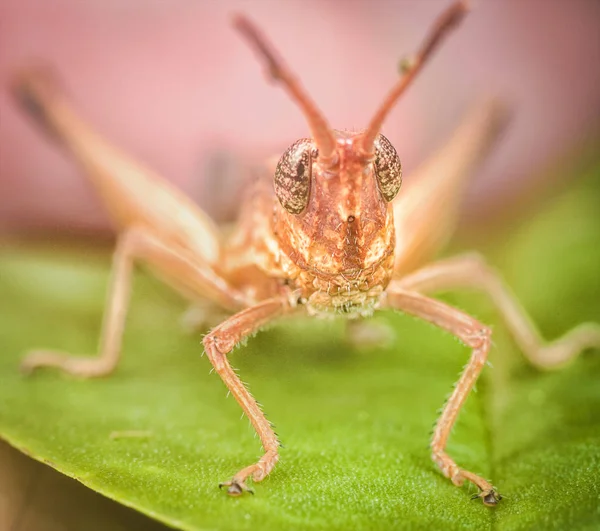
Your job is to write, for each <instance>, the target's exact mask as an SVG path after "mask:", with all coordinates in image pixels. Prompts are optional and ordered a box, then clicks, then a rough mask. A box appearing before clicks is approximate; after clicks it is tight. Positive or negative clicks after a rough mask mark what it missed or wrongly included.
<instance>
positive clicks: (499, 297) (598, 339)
mask: <svg viewBox="0 0 600 531" xmlns="http://www.w3.org/2000/svg"><path fill="white" fill-rule="evenodd" d="M399 283H400V285H401V286H402V287H403V288H405V289H407V290H412V291H419V292H421V293H423V292H429V293H430V292H434V291H442V290H448V289H455V288H464V287H467V288H469V287H470V288H476V289H480V290H483V291H485V292H486V293H487V294H488V295H489V296H490V297H491V299H492V301H493V302H494V304H495V305H496V307H497V308H498V309H499V311H500V313H501V314H502V317H503V318H504V320H505V322H506V324H507V326H508V327H509V329H510V331H511V333H512V335H513V337H514V338H515V340H516V342H517V344H518V345H519V347H520V348H521V350H522V351H523V353H524V354H525V356H527V358H528V359H529V361H530V362H531V363H532V364H533V365H535V366H537V367H539V368H541V369H552V368H555V367H559V366H561V365H564V364H565V363H567V362H569V361H570V360H571V359H573V358H574V357H575V356H577V355H578V354H579V353H580V352H581V351H582V350H585V349H587V348H594V347H595V348H600V325H598V324H596V323H583V324H580V325H579V326H577V327H575V328H573V329H572V330H570V331H569V332H567V333H566V334H565V335H563V336H562V337H560V338H558V339H556V340H554V341H551V342H546V341H545V340H544V339H543V338H542V337H541V335H540V333H539V332H538V331H537V329H536V326H535V325H534V323H533V322H532V321H531V319H530V318H529V316H528V315H527V313H526V312H525V310H524V309H523V308H522V307H521V305H520V304H519V302H518V301H517V299H516V298H515V297H514V295H513V294H512V293H511V292H510V289H509V288H508V287H507V286H506V285H505V284H504V282H503V281H502V279H501V278H500V276H499V275H498V273H496V272H495V271H494V270H493V269H492V268H491V267H490V266H489V265H488V264H487V263H486V262H485V260H484V258H483V257H482V256H481V255H479V254H476V253H472V254H468V255H463V256H457V257H455V258H449V259H447V260H442V261H440V262H437V263H434V264H431V265H429V266H427V267H424V268H423V269H420V270H418V271H415V272H414V273H411V274H410V275H408V276H406V277H404V278H402V279H401V280H400V281H399Z"/></svg>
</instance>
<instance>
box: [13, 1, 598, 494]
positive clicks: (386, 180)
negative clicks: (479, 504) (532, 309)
mask: <svg viewBox="0 0 600 531" xmlns="http://www.w3.org/2000/svg"><path fill="white" fill-rule="evenodd" d="M465 12H466V7H465V4H464V2H456V3H455V4H453V5H452V6H450V8H449V9H448V10H447V11H446V12H445V13H443V14H442V16H441V17H440V19H439V20H438V22H437V23H436V25H435V26H434V27H433V29H432V30H431V32H430V34H429V36H428V37H427V38H426V39H425V41H424V43H423V45H422V46H421V48H420V50H419V51H418V53H417V54H416V55H415V56H414V58H413V59H412V60H411V61H410V62H409V64H408V66H407V68H406V70H405V72H404V74H403V76H402V77H401V79H400V80H399V81H398V82H397V84H396V85H395V86H394V87H393V88H392V90H391V91H390V93H389V94H388V96H387V97H386V98H385V99H384V101H383V103H382V105H381V106H380V108H379V109H378V111H377V112H376V113H375V115H374V117H373V119H372V120H371V122H370V124H369V125H368V127H367V129H365V130H364V131H361V132H358V133H345V132H340V131H335V130H333V129H332V128H331V127H330V126H329V124H328V122H327V120H326V119H325V117H324V116H323V114H322V113H321V112H320V111H319V109H318V108H317V107H316V105H315V104H314V103H313V101H312V100H311V99H310V97H309V96H308V94H307V93H306V92H305V90H304V88H303V87H302V85H301V84H300V83H299V82H298V80H297V79H296V78H295V77H294V76H293V75H292V73H291V72H290V71H289V70H288V68H287V67H286V66H285V65H284V64H283V63H282V62H281V61H280V60H279V59H278V58H277V57H276V55H275V53H274V51H273V48H272V47H271V46H270V45H269V44H268V43H267V41H266V40H265V38H264V37H263V36H262V35H261V34H260V33H259V31H258V30H257V29H256V28H255V26H254V25H253V24H252V23H251V22H250V21H249V20H248V19H246V18H244V17H240V16H238V17H237V18H236V19H235V25H236V27H237V29H238V30H239V31H240V32H241V33H242V34H243V35H244V36H245V37H246V38H247V39H248V40H249V41H250V43H251V44H252V45H253V46H254V47H255V48H256V49H257V51H258V53H259V54H260V56H261V57H262V58H263V59H264V60H265V62H266V64H267V66H268V69H269V72H270V74H271V76H272V77H273V78H274V79H275V80H277V81H279V82H280V83H281V84H282V85H283V87H284V88H285V89H286V90H287V91H288V93H289V94H290V95H291V97H292V99H293V100H294V101H295V102H296V103H297V104H298V106H299V107H300V108H301V110H302V112H303V114H304V115H305V117H306V119H307V122H308V125H309V129H310V133H311V137H310V138H307V139H303V140H299V141H297V142H295V143H294V144H292V145H291V147H290V148H289V149H288V150H287V151H286V152H285V153H284V154H283V156H282V157H281V158H280V160H279V162H278V164H277V165H276V167H274V168H273V170H274V171H273V174H272V175H274V177H273V178H271V180H269V181H266V180H258V181H257V182H256V183H255V185H254V187H253V188H252V190H251V192H250V193H249V195H248V198H247V201H246V203H245V205H244V206H243V208H242V212H241V215H240V222H239V224H238V227H237V229H236V230H235V231H234V232H233V233H232V234H231V235H230V236H228V237H226V238H225V237H221V236H220V234H219V231H218V229H217V228H216V227H215V226H214V225H213V224H212V222H211V220H210V219H209V218H208V217H207V216H206V215H205V214H204V213H203V212H202V211H201V210H199V209H198V208H197V207H196V206H195V205H194V204H193V203H192V202H191V201H190V200H189V199H188V198H187V197H185V196H184V195H183V194H182V193H181V192H179V191H178V190H176V189H175V188H174V187H172V186H171V185H170V184H169V183H168V182H166V181H164V180H162V179H161V178H160V177H159V176H157V175H154V174H153V173H152V172H151V171H150V170H148V169H147V168H144V167H143V166H141V165H140V164H139V163H137V162H135V161H133V160H132V159H130V158H129V157H128V156H126V155H125V154H123V153H121V152H120V151H119V150H117V149H116V148H115V147H113V146H112V145H110V144H109V143H107V142H106V141H105V140H104V139H102V138H101V137H100V136H98V135H97V134H96V133H95V132H94V131H93V130H92V129H91V128H90V127H89V126H88V125H87V124H86V123H85V122H84V121H83V120H81V119H80V118H79V117H78V116H77V114H76V113H75V112H74V111H73V110H72V109H71V107H70V106H69V104H68V103H67V101H66V99H65V98H64V97H63V96H62V94H61V93H60V91H59V90H58V88H57V84H56V83H55V82H54V81H53V80H52V77H51V76H49V75H48V73H47V72H44V71H40V70H39V69H31V70H28V71H25V72H23V73H22V74H21V75H20V76H18V77H17V78H16V81H15V83H14V87H13V90H14V93H15V95H16V97H17V98H18V100H19V102H20V103H21V104H22V106H23V107H24V108H25V109H26V110H27V111H28V113H29V114H30V115H32V116H33V117H34V118H35V119H36V121H37V122H38V123H39V124H40V125H41V126H42V127H43V128H44V129H45V130H46V131H47V132H48V133H50V134H51V136H52V137H53V138H54V139H56V140H58V141H59V142H61V143H62V144H63V145H64V146H65V147H66V148H67V149H68V150H69V151H70V152H71V153H72V154H73V155H74V156H75V157H76V159H77V160H78V162H79V163H80V164H81V165H82V166H83V168H84V169H85V170H86V172H87V174H88V175H89V177H90V179H91V181H92V182H93V184H94V185H95V186H96V188H97V190H98V192H99V194H100V195H101V196H102V198H103V199H104V201H105V203H106V206H107V208H108V210H109V212H110V214H111V216H112V219H113V221H114V222H115V225H116V228H117V230H118V234H119V237H118V242H117V248H116V250H115V254H114V263H113V273H112V278H111V282H110V286H109V299H108V305H107V309H106V316H105V319H104V324H103V330H102V334H101V344H100V354H99V356H98V357H95V358H91V357H88V358H81V357H72V356H69V355H67V354H65V353H61V352H52V351H35V352H32V353H30V354H29V355H28V356H27V357H26V358H25V360H24V362H23V367H24V368H25V369H27V370H32V369H34V368H37V367H41V366H53V367H57V368H60V369H62V370H64V371H66V372H69V373H72V374H77V375H80V376H82V377H94V376H104V375H107V374H109V373H110V372H111V371H112V370H114V368H115V367H116V365H117V363H118V359H119V355H120V349H121V336H122V332H123V326H124V319H125V315H126V311H127V305H128V300H129V291H130V280H131V273H132V265H133V262H134V261H139V262H142V263H144V264H145V265H147V266H148V267H150V268H151V269H152V270H153V271H154V272H155V273H157V274H158V275H159V276H160V277H161V278H162V279H164V280H165V281H166V282H167V283H169V284H170V285H171V286H172V287H174V288H175V289H177V290H179V291H180V292H181V293H182V294H183V295H184V296H185V297H187V298H188V299H189V300H190V301H192V302H196V301H199V300H202V299H208V300H210V301H212V302H213V303H215V304H217V305H219V306H221V307H222V308H224V309H226V310H228V311H230V312H231V313H233V314H234V315H233V316H232V317H230V318H228V319H226V320H225V321H224V322H223V323H221V324H220V325H219V326H217V327H216V328H214V329H213V330H211V332H210V333H209V334H207V335H206V336H205V338H204V348H205V350H206V353H207V355H208V358H209V360H210V362H211V363H212V365H213V366H214V368H215V370H216V372H217V373H218V374H219V376H220V377H221V378H222V380H223V382H224V383H225V385H226V386H227V387H228V389H229V390H230V391H231V394H232V395H233V396H234V397H235V399H236V400H237V402H238V403H239V404H240V406H241V407H242V409H243V411H244V412H245V414H246V415H247V416H248V418H249V419H250V421H251V423H252V425H253V426H254V428H255V429H256V431H257V433H258V435H259V437H260V439H261V443H262V445H263V448H264V452H265V453H264V455H263V456H262V457H261V458H260V459H259V460H258V462H256V463H254V464H251V465H249V466H247V467H246V468H243V469H242V470H240V471H239V472H238V473H236V474H235V475H234V476H233V477H232V478H231V480H229V481H227V482H226V483H224V484H223V485H224V486H227V487H228V489H227V490H228V492H229V494H231V495H240V494H242V492H243V491H244V490H247V489H248V487H247V481H248V479H252V480H253V481H255V482H257V481H261V480H262V479H264V478H265V477H266V476H267V475H268V474H269V473H270V472H271V470H272V469H273V467H274V466H275V464H276V463H277V461H278V458H279V457H278V448H279V445H280V443H279V440H278V438H277V436H276V434H275V433H274V431H273V429H272V427H271V425H270V423H269V422H268V421H267V419H266V418H265V416H264V414H263V412H262V410H261V409H260V407H259V405H258V404H257V402H256V401H255V400H254V398H253V397H252V396H251V395H250V393H249V392H248V390H247V388H246V387H245V385H244V384H243V383H242V381H241V380H240V379H239V377H238V376H237V374H236V373H235V372H234V371H233V369H232V368H231V366H230V364H229V361H228V359H227V355H228V353H229V352H231V350H232V349H233V348H234V346H235V345H236V344H238V343H239V342H240V341H241V340H243V339H244V338H245V337H247V336H249V335H251V334H252V333H254V332H256V331H257V330H259V329H260V328H261V327H262V326H264V325H265V324H267V323H269V322H271V321H272V320H273V319H275V318H277V317H279V316H281V315H283V314H291V313H294V312H301V311H307V312H308V313H310V314H316V315H331V314H334V315H336V314H341V315H345V316H348V317H353V318H355V317H361V316H369V315H370V314H372V313H373V311H375V310H376V309H377V308H394V309H397V310H400V311H403V312H405V313H408V314H411V315H414V316H416V317H419V318H421V319H424V320H426V321H429V322H431V323H433V324H435V325H436V326H439V327H441V328H443V329H445V330H447V331H449V332H450V333H452V334H454V335H455V336H456V337H457V338H459V339H460V340H461V341H462V342H463V343H464V344H465V345H467V346H469V347H470V348H471V349H472V353H471V357H470V360H469V362H468V364H467V366H466V368H465V370H464V372H463V373H462V375H461V377H460V379H459V381H458V382H457V384H456V387H455V389H454V391H453V393H452V395H451V396H450V398H449V399H448V401H447V403H446V405H445V407H444V409H443V411H442V414H441V416H440V418H439V420H438V422H437V424H436V427H435V429H434V434H433V438H432V441H431V452H432V457H433V460H434V461H435V462H436V463H437V465H438V466H439V467H440V469H441V471H442V472H443V473H444V474H445V475H446V476H447V477H449V478H450V480H451V481H452V482H453V483H454V484H455V485H461V484H462V483H463V482H464V481H465V480H468V481H471V482H472V483H474V484H475V485H476V486H477V487H478V488H479V497H481V498H482V500H483V502H484V503H485V504H486V505H495V504H496V503H497V502H498V500H499V499H500V495H499V494H498V493H497V492H496V491H495V489H494V488H493V486H492V485H491V483H489V482H488V481H487V480H485V479H484V478H481V477H480V476H478V475H476V474H473V473H472V472H469V471H468V470H464V469H463V468H461V467H460V465H458V464H457V463H456V462H454V460H453V459H452V458H451V457H450V456H449V455H448V454H447V453H446V450H445V448H446V443H447V440H448V437H449V434H450V431H451V428H452V426H453V425H454V423H455V421H456V418H457V416H458V413H459V411H460V409H461V407H462V406H463V404H464V402H465V400H466V398H467V396H468V394H469V392H470V391H471V389H472V388H473V386H474V384H475V382H476V380H477V378H478V376H479V374H480V372H481V370H482V369H483V367H484V365H485V362H486V359H487V355H488V351H489V348H490V335H491V332H490V330H489V329H488V328H487V327H486V326H484V325H483V324H481V323H479V322H478V321H477V320H476V319H474V318H472V317H470V316H468V315H466V314H465V313H463V312H461V311H459V310H457V309H455V308H452V307H451V306H448V305H446V304H444V303H442V302H440V301H437V300H435V299H432V298H429V297H428V296H426V293H428V292H432V291H436V290H442V289H451V288H456V287H464V286H468V287H475V288H478V289H481V290H483V291H486V292H487V293H488V294H489V295H490V296H491V298H492V299H493V301H494V302H495V304H496V305H497V306H498V309H499V310H500V312H501V314H502V316H503V317H504V319H505V321H506V323H507V326H508V327H509V329H510V330H511V332H512V333H513V335H514V337H515V340H516V341H517V343H518V344H519V346H520V347H521V348H522V350H523V352H524V353H525V355H526V356H527V357H528V358H529V359H530V360H531V361H532V362H533V363H534V364H536V365H538V366H540V367H554V366H558V365H561V364H563V363H565V362H566V361H568V360H569V359H571V358H573V357H574V356H575V355H576V354H577V353H578V352H580V351H581V350H583V349H585V348H588V347H591V346H600V330H599V328H598V327H597V326H596V325H593V324H584V325H581V326H579V327H577V328H575V329H574V330H572V331H571V332H569V333H567V334H566V335H565V336H563V337H562V338H560V339H558V340H556V341H554V342H552V343H548V344H546V343H545V342H544V341H543V340H542V338H541V337H540V335H539V334H538V332H537V331H536V330H535V329H534V328H533V327H532V325H531V324H530V321H529V319H528V318H527V316H526V315H525V313H524V312H523V310H522V309H521V308H520V306H519V304H518V303H517V301H515V300H514V298H513V297H512V296H511V295H510V293H509V291H508V290H507V289H506V288H505V287H504V285H503V283H502V282H501V280H500V279H499V278H498V277H497V275H496V274H495V273H494V272H493V271H492V270H491V269H490V268H489V267H488V266H487V265H486V264H485V262H484V261H483V259H482V258H480V257H478V256H477V255H466V256H459V257H456V258H451V259H446V260H444V261H441V262H433V263H432V264H430V265H426V264H427V262H428V261H429V260H431V259H432V258H433V256H434V254H435V253H437V252H438V251H439V249H440V248H441V247H442V246H443V244H444V243H445V241H446V239H447V238H448V236H449V235H450V234H451V231H452V226H453V222H454V220H455V218H456V213H457V207H458V204H459V200H460V197H461V193H462V190H463V188H464V185H465V180H466V176H468V175H469V173H470V171H471V170H472V168H473V167H474V166H475V165H476V164H477V162H478V161H479V160H480V159H481V158H482V157H483V156H484V154H485V153H486V152H487V151H488V150H489V148H490V147H491V146H492V144H493V143H494V140H495V139H496V138H497V136H498V134H499V132H500V130H501V129H502V125H503V123H504V121H505V120H504V118H505V112H504V109H503V107H502V105H500V104H499V103H498V102H496V101H493V100H491V101H485V102H482V103H481V104H479V105H477V106H476V107H475V108H474V109H473V111H472V112H471V113H470V114H469V115H468V116H467V118H466V119H465V121H464V123H463V124H462V125H461V126H460V127H459V128H458V130H457V131H456V133H455V134H454V135H453V137H452V138H451V139H450V141H449V142H448V143H447V145H446V146H444V147H443V148H442V149H441V150H440V151H439V152H438V153H437V154H436V155H435V157H434V158H432V159H431V160H430V161H429V162H427V163H426V164H425V165H424V166H423V167H422V168H421V169H420V170H419V171H418V173H419V175H418V178H415V180H414V182H412V183H411V182H410V179H409V183H408V187H407V190H405V191H403V192H402V193H399V190H400V185H401V181H402V177H401V166H400V161H399V159H398V155H397V153H396V150H395V149H394V148H393V147H392V145H391V144H390V142H389V141H388V140H387V139H386V138H385V137H384V136H382V135H381V134H380V129H381V126H382V124H383V122H384V120H385V118H386V117H387V115H388V114H389V112H390V110H391V109H392V107H393V106H394V104H395V102H396V101H397V100H398V98H399V96H400V95H401V94H402V93H403V92H404V90H405V88H406V87H407V86H408V85H409V84H410V82H411V81H412V79H413V78H414V76H415V75H416V74H417V73H418V71H419V70H420V69H421V67H422V65H423V64H424V63H425V62H426V60H427V59H428V57H429V56H430V55H431V53H432V51H433V50H434V49H435V48H436V46H437V45H438V44H439V42H440V41H441V39H442V37H443V36H444V35H446V34H447V33H448V31H449V29H450V28H452V27H454V26H455V25H456V24H457V23H458V22H459V21H460V20H461V19H462V17H463V15H464V14H465ZM396 195H398V197H397V198H396Z"/></svg>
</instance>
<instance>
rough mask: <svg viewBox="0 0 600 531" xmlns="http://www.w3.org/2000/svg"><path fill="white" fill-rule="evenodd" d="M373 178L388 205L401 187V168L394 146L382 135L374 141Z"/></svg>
mask: <svg viewBox="0 0 600 531" xmlns="http://www.w3.org/2000/svg"><path fill="white" fill-rule="evenodd" d="M374 164H375V177H376V178H377V186H378V187H379V191H380V192H381V195H382V196H383V198H384V199H385V200H386V201H387V202H388V203H389V202H390V201H391V200H392V199H394V197H396V194H397V193H398V190H400V186H401V185H402V166H401V164H400V158H399V157H398V153H396V150H395V149H394V146H392V144H391V143H390V141H389V140H388V139H387V138H386V137H385V136H383V135H379V136H378V137H377V140H376V141H375V162H374Z"/></svg>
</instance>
